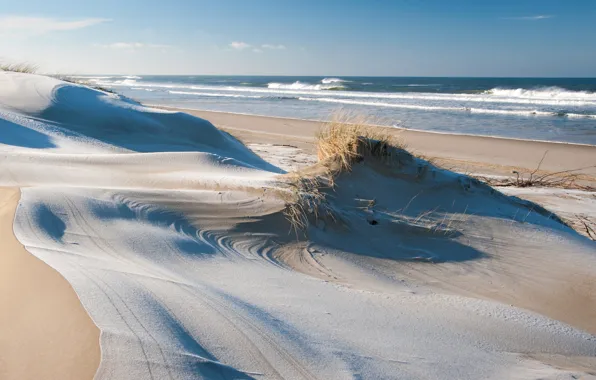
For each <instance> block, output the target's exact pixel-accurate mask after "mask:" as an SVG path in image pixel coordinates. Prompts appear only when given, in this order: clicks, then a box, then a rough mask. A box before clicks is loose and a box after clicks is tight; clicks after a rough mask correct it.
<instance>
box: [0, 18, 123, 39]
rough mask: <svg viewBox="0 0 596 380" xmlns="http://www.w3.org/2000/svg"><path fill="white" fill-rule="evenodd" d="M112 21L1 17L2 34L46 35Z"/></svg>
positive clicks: (0, 32)
mask: <svg viewBox="0 0 596 380" xmlns="http://www.w3.org/2000/svg"><path fill="white" fill-rule="evenodd" d="M109 21H111V20H109V19H105V18H85V19H79V20H68V21H67V20H57V19H55V18H49V17H28V16H6V15H5V16H2V15H0V34H5V33H18V34H20V35H23V34H33V35H35V34H45V33H50V32H58V31H67V30H76V29H82V28H87V27H89V26H93V25H98V24H102V23H105V22H109Z"/></svg>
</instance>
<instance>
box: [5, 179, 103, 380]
mask: <svg viewBox="0 0 596 380" xmlns="http://www.w3.org/2000/svg"><path fill="white" fill-rule="evenodd" d="M19 197H20V194H19V190H18V189H14V188H12V189H10V188H0V239H1V241H2V247H1V249H0V250H1V253H0V305H1V307H0V310H1V311H0V325H1V326H2V334H1V335H0V378H2V379H15V380H16V379H40V378H46V379H91V378H93V375H94V374H95V371H96V370H97V366H98V365H99V357H100V353H99V344H98V342H99V330H98V329H97V327H96V326H95V324H94V323H93V321H91V319H90V318H89V316H88V315H87V312H86V311H85V309H83V307H82V306H81V303H80V301H79V299H78V297H77V295H76V293H75V292H74V290H73V289H72V287H71V286H70V284H69V283H68V282H67V281H66V280H65V279H64V278H63V277H62V276H60V274H59V273H58V272H56V271H55V270H54V269H52V268H51V267H50V266H48V265H47V264H45V263H44V262H42V261H41V260H39V259H37V258H36V257H34V256H33V255H31V254H30V253H29V252H27V251H26V250H25V249H24V247H23V246H22V245H21V244H20V243H19V242H18V241H17V239H16V238H15V237H14V234H13V231H12V226H13V219H14V212H15V209H16V206H17V203H18V201H19Z"/></svg>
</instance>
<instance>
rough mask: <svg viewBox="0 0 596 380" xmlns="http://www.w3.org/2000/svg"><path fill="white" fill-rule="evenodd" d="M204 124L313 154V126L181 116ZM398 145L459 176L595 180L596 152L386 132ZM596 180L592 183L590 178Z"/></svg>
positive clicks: (246, 138) (208, 114) (519, 142)
mask: <svg viewBox="0 0 596 380" xmlns="http://www.w3.org/2000/svg"><path fill="white" fill-rule="evenodd" d="M181 111H183V112H187V113H189V114H191V115H195V116H198V117H201V118H205V119H207V120H209V121H211V122H212V123H213V124H215V125H216V126H217V127H220V128H222V129H224V130H226V131H228V132H230V133H232V134H233V135H234V136H236V137H238V138H240V139H241V140H243V141H244V142H245V143H272V144H292V145H295V146H297V147H299V148H301V149H306V150H310V151H312V150H313V144H312V143H313V141H314V136H315V135H316V132H317V131H318V129H319V127H320V123H319V122H314V121H307V120H298V119H286V118H276V117H263V116H251V115H239V114H230V113H223V112H209V111H195V110H186V109H185V110H181ZM390 130H391V131H393V133H395V134H396V135H399V136H400V137H402V138H403V139H404V141H405V142H406V144H407V147H408V150H410V151H412V152H414V153H417V154H422V155H424V156H428V157H436V158H439V159H440V163H441V164H442V165H445V166H447V167H451V168H453V169H454V170H457V171H462V172H466V171H469V172H480V173H487V174H502V175H505V174H506V175H510V174H511V171H512V170H522V172H523V171H527V170H532V169H534V168H536V166H537V165H538V163H539V162H540V159H541V158H542V156H543V155H544V152H545V151H548V154H547V156H546V158H545V160H544V162H543V163H542V166H541V169H543V170H545V171H561V170H571V169H578V168H583V167H589V166H592V167H591V168H589V169H586V170H584V171H583V173H585V174H588V175H589V176H591V177H596V146H590V145H578V144H564V143H551V142H544V141H530V140H516V139H507V138H495V137H482V136H470V135H456V134H447V133H432V132H424V131H414V130H402V129H397V128H394V129H390ZM590 179H591V180H596V178H590Z"/></svg>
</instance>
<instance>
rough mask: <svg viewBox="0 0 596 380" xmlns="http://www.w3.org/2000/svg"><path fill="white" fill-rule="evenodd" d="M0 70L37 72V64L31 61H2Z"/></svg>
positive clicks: (26, 72)
mask: <svg viewBox="0 0 596 380" xmlns="http://www.w3.org/2000/svg"><path fill="white" fill-rule="evenodd" d="M0 71H10V72H13V73H24V74H34V73H35V72H37V66H35V65H32V64H30V63H25V62H22V63H0Z"/></svg>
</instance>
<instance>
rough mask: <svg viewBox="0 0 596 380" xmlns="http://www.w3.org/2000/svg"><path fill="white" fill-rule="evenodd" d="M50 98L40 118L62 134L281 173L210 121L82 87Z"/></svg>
mask: <svg viewBox="0 0 596 380" xmlns="http://www.w3.org/2000/svg"><path fill="white" fill-rule="evenodd" d="M54 97H55V101H54V102H52V104H51V105H50V106H49V107H48V108H46V109H45V110H43V111H42V112H41V113H40V115H39V117H40V118H43V119H45V120H47V121H48V122H51V123H55V124H57V125H59V126H60V127H61V128H62V129H65V132H66V133H67V134H68V133H73V134H76V135H79V136H82V137H85V136H86V137H89V138H92V139H96V140H99V141H101V142H104V143H107V144H109V145H114V146H118V147H121V148H125V149H128V150H131V151H134V152H139V153H156V152H206V153H212V154H216V155H219V156H221V157H226V158H227V157H229V158H232V159H235V160H236V161H238V163H239V164H242V165H244V166H247V167H252V168H257V169H262V170H267V171H271V172H275V173H283V170H281V169H280V168H278V167H276V166H274V165H272V164H270V163H268V162H266V161H264V160H263V159H262V158H260V157H259V156H258V155H257V154H255V153H254V152H252V151H251V150H250V149H248V148H247V147H246V146H244V144H242V143H241V142H240V141H238V140H237V139H236V138H235V137H233V136H231V135H229V134H228V133H226V132H223V131H221V130H219V129H217V128H216V127H215V126H214V125H213V124H212V123H211V122H209V121H207V120H204V119H200V118H198V117H195V116H192V115H189V114H186V113H183V112H171V111H163V110H157V109H151V108H148V107H144V106H142V105H140V104H139V103H136V102H134V101H133V100H130V99H127V98H124V97H118V96H115V95H109V94H105V93H103V92H100V91H96V90H93V89H90V88H87V87H82V86H71V85H65V86H61V87H58V88H56V89H55V91H54ZM82 121H83V122H82Z"/></svg>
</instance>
